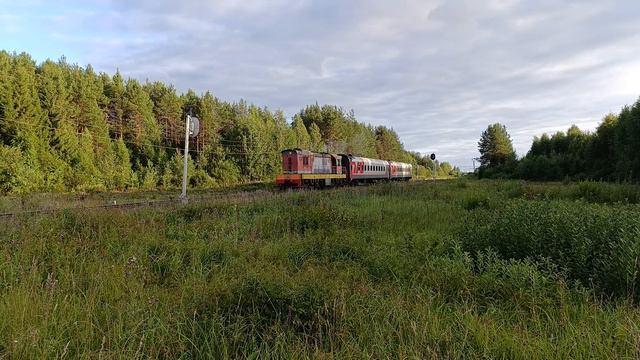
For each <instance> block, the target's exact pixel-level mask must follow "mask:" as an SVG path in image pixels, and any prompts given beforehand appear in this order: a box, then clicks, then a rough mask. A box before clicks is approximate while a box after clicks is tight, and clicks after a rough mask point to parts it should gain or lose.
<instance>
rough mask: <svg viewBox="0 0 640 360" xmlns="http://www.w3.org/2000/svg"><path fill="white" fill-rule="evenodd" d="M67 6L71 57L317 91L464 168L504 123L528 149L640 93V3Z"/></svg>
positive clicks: (192, 79)
mask: <svg viewBox="0 0 640 360" xmlns="http://www.w3.org/2000/svg"><path fill="white" fill-rule="evenodd" d="M67 3H69V4H68V5H69V6H68V8H69V10H67V11H60V12H59V13H57V14H52V15H53V16H56V15H58V17H59V16H62V18H63V19H70V18H72V19H73V20H74V21H73V22H70V23H69V22H68V23H66V24H64V23H63V24H59V25H56V26H55V28H53V27H54V25H51V26H52V32H55V33H56V34H57V35H56V41H58V42H59V43H60V44H62V45H65V46H68V47H70V48H73V49H76V51H77V52H78V53H80V54H82V58H79V59H71V60H76V61H79V62H81V63H92V64H94V66H95V67H96V68H97V69H99V70H106V71H109V72H112V71H114V70H115V68H117V67H118V68H120V70H121V72H123V73H124V74H125V75H130V76H135V77H137V78H140V79H142V80H144V79H146V78H149V79H152V80H164V81H170V82H173V83H174V84H175V85H176V86H177V87H178V89H181V90H186V89H187V88H193V89H196V90H197V91H205V90H207V89H211V90H213V91H214V92H215V94H216V95H217V96H219V97H221V98H223V99H227V100H237V99H238V98H245V99H247V100H249V101H251V102H255V103H257V104H260V105H267V106H269V107H270V108H274V109H275V108H281V109H283V110H285V111H286V113H287V114H288V115H289V116H291V115H293V114H294V113H295V112H296V111H297V110H298V109H299V108H300V107H302V106H304V105H306V104H308V103H312V102H315V101H318V102H320V103H325V102H326V103H332V104H336V105H339V106H343V107H345V108H347V109H351V108H353V109H354V110H355V112H356V116H358V117H359V119H360V120H364V121H368V122H371V123H373V124H384V125H388V126H392V127H393V128H394V129H395V130H396V131H398V133H399V134H400V135H401V138H402V141H403V142H404V144H405V145H406V146H407V148H409V149H412V150H419V151H423V152H430V151H438V152H439V154H440V158H442V159H445V160H453V161H454V162H456V163H459V164H460V165H465V166H466V165H470V163H471V158H472V157H474V156H476V155H477V154H476V144H477V139H478V138H479V136H480V133H481V132H482V130H483V129H484V128H485V127H486V126H487V125H488V124H489V123H493V122H496V121H500V122H503V123H505V124H506V125H507V127H508V129H509V130H510V131H511V133H512V134H513V139H514V143H515V145H516V148H517V149H518V152H519V153H520V154H523V153H524V152H526V150H527V148H528V146H529V144H530V141H531V138H532V137H533V136H534V135H536V134H539V133H540V132H542V131H556V130H557V129H566V128H567V127H568V126H569V125H571V124H572V123H578V125H581V126H585V127H587V128H593V127H594V126H595V124H596V123H597V121H599V120H600V118H601V117H602V116H603V115H604V114H605V113H606V112H609V111H617V110H618V109H619V108H620V107H621V106H622V105H624V104H625V103H629V102H632V101H634V100H635V99H636V97H637V96H638V95H640V88H638V84H640V75H639V74H640V62H638V61H636V59H640V48H639V47H638V46H637V44H638V41H639V40H640V38H639V37H638V35H637V34H640V23H639V22H638V21H637V19H638V17H639V16H640V3H638V2H637V1H636V0H623V1H618V2H603V1H597V0H585V1H580V2H575V1H570V0H565V1H556V0H541V1H535V2H534V1H524V0H521V1H518V0H491V1H486V2H482V1H475V0H450V1H445V0H398V1H393V2H392V1H383V0H353V1H338V0H323V1H312V0H216V1H181V2H174V1H168V0H162V1H157V0H135V1H124V0H113V1H107V0H101V1H99V2H97V3H98V4H99V8H97V9H96V8H92V7H91V6H88V5H87V3H82V4H83V6H73V5H78V4H74V2H73V1H71V2H67ZM78 8H79V9H78ZM52 24H53V21H52ZM21 31H26V30H22V29H21ZM77 49H80V50H77ZM24 50H26V51H29V49H24ZM60 51H61V52H65V51H64V47H62V48H61V50H60ZM59 55H60V54H51V55H50V56H51V57H53V58H56V57H57V56H59Z"/></svg>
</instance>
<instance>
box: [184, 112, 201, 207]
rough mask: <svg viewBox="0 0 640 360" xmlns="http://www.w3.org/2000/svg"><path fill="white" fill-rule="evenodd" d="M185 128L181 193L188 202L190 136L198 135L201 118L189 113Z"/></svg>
mask: <svg viewBox="0 0 640 360" xmlns="http://www.w3.org/2000/svg"><path fill="white" fill-rule="evenodd" d="M184 128H185V131H184V170H183V172H182V193H181V194H180V200H181V201H182V203H183V204H186V203H187V202H188V198H187V179H188V176H187V175H188V174H187V173H188V171H189V158H188V156H189V138H190V137H196V136H198V133H199V132H200V120H198V118H197V117H195V116H191V114H187V119H186V122H185V125H184Z"/></svg>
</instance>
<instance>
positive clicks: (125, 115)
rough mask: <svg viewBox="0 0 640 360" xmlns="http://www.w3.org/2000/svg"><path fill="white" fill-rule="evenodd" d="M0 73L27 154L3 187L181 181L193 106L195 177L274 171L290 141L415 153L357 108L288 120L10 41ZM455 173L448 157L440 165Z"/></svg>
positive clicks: (2, 97) (5, 125) (0, 91)
mask: <svg viewBox="0 0 640 360" xmlns="http://www.w3.org/2000/svg"><path fill="white" fill-rule="evenodd" d="M0 83H1V84H2V85H3V86H2V87H0V144H1V145H3V146H6V147H11V148H12V149H15V151H13V150H12V152H15V153H18V152H19V153H20V154H21V157H20V160H19V161H18V162H17V163H16V165H15V166H16V167H17V168H16V169H13V170H11V171H17V172H16V174H11V176H5V177H3V179H6V180H5V181H7V183H6V184H0V187H2V189H3V191H4V192H13V193H24V192H32V191H61V190H67V191H100V190H119V191H123V190H135V189H143V190H151V189H153V186H154V183H155V184H156V186H160V187H162V188H164V189H169V188H173V187H176V186H178V185H179V183H180V180H179V177H180V174H181V170H180V171H178V169H177V168H176V167H175V166H174V163H175V162H176V161H175V160H176V155H175V154H176V153H177V151H178V149H183V148H184V133H185V128H184V126H185V117H186V115H187V114H189V113H190V114H192V115H194V116H196V117H198V118H199V119H200V133H199V135H198V136H197V137H195V138H192V139H191V140H190V155H191V158H192V162H191V165H190V169H191V170H192V171H194V173H193V174H191V176H190V181H189V186H192V187H214V186H218V185H234V184H239V183H243V182H254V181H270V180H272V179H273V177H274V176H275V175H276V174H277V173H279V171H280V170H281V167H282V164H281V162H282V160H281V155H280V152H281V151H282V150H283V149H285V148H292V147H299V148H305V149H311V150H315V151H330V152H336V153H338V152H340V153H350V154H355V155H360V156H367V157H374V158H383V159H390V160H398V161H405V162H411V163H416V161H417V160H416V159H414V157H413V156H412V155H411V154H409V153H407V152H406V151H405V150H404V148H403V146H402V144H401V143H400V140H399V138H398V135H397V134H396V133H395V132H394V131H393V130H391V129H388V128H385V127H377V128H375V129H374V128H373V127H371V126H368V125H364V124H362V123H359V122H358V121H357V119H356V117H355V114H354V113H353V111H350V112H346V111H344V110H343V109H341V108H339V107H337V106H332V105H323V106H320V105H317V104H315V105H310V106H307V107H305V108H304V109H302V110H301V111H300V113H299V114H296V115H295V116H294V117H293V121H292V122H291V123H288V122H287V119H286V117H285V115H284V114H283V112H282V111H279V110H277V111H270V110H269V109H267V108H261V107H258V106H256V105H252V104H247V103H246V102H245V101H242V100H241V101H239V102H237V103H229V102H224V101H221V100H219V99H217V98H216V97H214V96H213V95H212V94H211V93H210V92H205V93H204V94H196V93H195V92H194V91H192V90H189V91H187V92H186V93H184V94H178V93H177V92H176V89H175V88H174V87H173V86H171V85H165V84H163V83H161V82H148V81H147V82H145V83H144V84H141V83H140V82H138V81H137V80H135V79H127V78H125V77H123V76H122V74H121V73H120V72H119V71H116V73H115V74H113V75H112V76H111V75H109V74H106V73H99V74H96V73H95V72H94V70H93V68H91V66H87V67H86V68H82V67H80V66H78V65H75V64H69V63H67V62H66V60H65V59H64V58H62V59H60V60H59V61H57V62H56V61H50V60H47V61H45V62H43V63H41V64H39V65H38V64H36V63H35V62H34V61H33V60H32V59H31V57H30V56H29V55H27V54H15V53H13V54H11V53H7V52H4V51H2V52H0ZM21 164H22V165H21ZM7 166H8V165H7ZM5 168H6V169H8V167H5ZM22 168H25V169H26V168H28V171H26V170H25V171H22V172H20V171H19V169H22ZM6 171H7V172H8V171H9V170H6ZM456 173H457V172H456V169H449V168H447V167H444V168H443V169H442V171H441V172H439V175H440V176H451V175H454V174H456ZM26 177H30V178H28V179H27V178H26ZM18 179H19V180H18Z"/></svg>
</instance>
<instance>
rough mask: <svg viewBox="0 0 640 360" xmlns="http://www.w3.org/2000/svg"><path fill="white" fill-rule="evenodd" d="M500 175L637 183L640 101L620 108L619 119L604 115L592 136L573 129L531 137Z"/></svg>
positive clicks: (639, 150) (535, 178) (638, 178)
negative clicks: (527, 147)
mask: <svg viewBox="0 0 640 360" xmlns="http://www.w3.org/2000/svg"><path fill="white" fill-rule="evenodd" d="M481 142H482V140H481ZM481 175H483V174H482V173H481ZM500 175H505V176H509V177H516V178H522V179H531V180H564V179H572V180H589V179H590V180H608V181H639V180H640V100H638V101H636V102H635V103H634V104H633V105H632V106H625V107H623V108H622V110H621V111H620V113H619V114H618V115H615V114H608V115H606V116H605V117H604V118H603V120H602V122H601V123H600V125H599V126H598V127H597V129H596V131H595V132H584V131H582V130H580V129H579V128H578V127H577V126H575V125H572V126H571V127H570V128H569V129H568V130H567V131H566V132H556V133H555V134H553V135H551V136H549V135H548V134H542V135H541V136H536V137H534V138H533V143H532V144H531V149H530V150H529V152H527V154H526V155H525V156H524V157H523V158H522V159H520V160H519V161H518V162H517V164H515V165H514V166H512V167H511V168H509V169H508V171H507V172H503V173H501V174H500Z"/></svg>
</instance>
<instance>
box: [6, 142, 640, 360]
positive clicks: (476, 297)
mask: <svg viewBox="0 0 640 360" xmlns="http://www.w3.org/2000/svg"><path fill="white" fill-rule="evenodd" d="M8 148H9V147H8ZM148 165H150V164H148ZM153 167H155V166H152V168H153ZM609 185H610V184H609ZM589 186H591V185H589ZM596 186H597V185H596ZM610 186H616V185H610ZM577 187H578V185H573V184H571V185H566V186H565V185H560V184H544V185H543V184H530V183H524V182H513V181H471V180H453V181H438V182H436V183H426V182H411V183H405V184H381V185H374V186H371V187H362V188H348V189H336V190H331V191H323V192H302V193H301V192H293V193H277V194H271V193H267V192H265V191H260V192H254V193H246V192H241V193H227V194H226V196H225V197H223V198H217V199H211V198H210V199H209V200H203V201H202V202H196V201H193V202H192V204H191V205H189V206H187V207H178V208H176V207H174V206H167V207H153V208H139V209H118V210H113V209H110V210H109V209H100V210H83V211H74V210H67V211H62V212H57V213H48V214H42V215H38V216H34V215H23V216H20V217H16V218H14V219H10V220H9V219H3V220H2V221H5V222H7V224H8V225H10V226H0V319H2V321H0V354H1V355H0V356H3V357H7V358H11V359H13V358H34V357H35V358H55V357H65V356H68V357H71V358H112V357H122V358H140V357H144V358H248V357H253V358H336V359H343V358H346V359H349V358H376V359H383V358H398V357H401V358H420V359H422V358H446V359H470V358H471V359H473V358H491V359H493V358H508V359H556V358H558V359H566V358H576V359H581V358H615V359H618V358H635V357H636V355H637V341H638V337H639V336H640V311H639V309H638V307H637V306H636V305H634V304H633V303H631V302H627V301H622V300H617V299H615V298H613V299H602V298H600V297H599V296H597V294H598V293H599V292H600V291H603V290H604V287H603V285H602V284H611V285H614V284H619V288H620V289H624V291H627V290H626V289H627V280H626V276H627V273H626V271H625V269H626V267H627V265H628V263H629V261H630V258H631V256H632V254H627V253H626V250H625V249H623V248H622V247H618V246H607V243H611V244H617V245H620V244H623V243H624V241H629V242H631V243H632V242H633V238H634V234H636V232H637V229H635V230H634V229H633V228H632V227H631V225H632V224H633V223H634V220H633V219H638V216H637V215H638V213H639V212H640V209H638V208H637V206H620V205H611V204H587V203H583V202H578V203H574V202H569V201H567V200H558V201H554V202H550V203H543V202H540V201H537V200H533V201H529V200H525V198H526V197H527V196H529V195H527V194H530V195H532V196H534V197H535V196H551V195H550V194H554V195H553V196H557V197H558V198H564V197H566V198H569V197H571V196H573V195H572V193H573V191H574V190H575V188H577ZM563 191H566V192H563ZM625 191H630V190H625ZM585 192H586V190H585ZM154 195H158V193H157V192H154ZM47 196H49V200H50V201H55V202H59V203H60V205H62V206H66V205H68V204H69V203H75V202H76V201H79V200H77V198H78V195H65V196H62V195H60V194H49V195H47ZM113 196H117V197H118V200H119V201H120V200H122V203H124V202H126V200H133V197H134V196H136V194H114V195H113ZM167 196H175V194H171V195H167ZM473 199H476V200H478V201H475V200H473ZM484 199H486V200H487V201H488V203H489V207H490V210H487V207H485V206H484V205H482V206H469V205H468V204H471V203H472V202H473V201H475V203H476V204H479V203H480V202H481V201H480V200H482V201H484ZM104 200H105V195H104V194H88V195H86V196H84V195H83V200H82V204H83V205H85V204H86V203H87V202H92V201H98V202H100V203H104ZM493 204H495V205H496V206H495V207H494V206H493ZM574 206H575V207H576V209H573V207H574ZM494 212H498V214H501V215H504V216H506V217H507V219H506V220H504V219H501V217H500V216H499V215H493V214H494ZM581 213H584V214H585V217H586V219H587V220H589V221H591V222H594V224H590V223H586V224H583V223H581V222H580V219H579V216H580V214H581ZM618 213H620V214H621V215H622V217H624V219H615V214H618ZM476 217H477V218H478V220H480V219H485V220H486V222H484V223H480V222H476V221H475V220H474V221H470V219H473V218H476ZM558 217H559V219H558V220H557V221H556V220H555V219H556V218H558ZM538 218H541V219H542V220H541V222H542V223H543V224H545V225H546V224H548V223H549V222H550V221H553V223H552V226H551V227H550V228H549V230H545V228H544V227H543V224H541V225H536V224H535V222H536V221H537V219H538ZM564 218H566V219H564ZM510 221H511V222H515V223H514V225H513V226H511V227H509V226H510V225H509V224H510ZM609 221H613V222H612V223H611V225H610V226H608V227H606V228H605V227H604V226H605V223H606V222H609ZM554 224H555V225H554ZM469 226H471V227H472V228H473V229H474V230H476V231H469V232H468V234H467V235H465V237H464V238H462V239H461V238H459V237H458V235H459V233H460V232H461V231H460V229H462V228H463V227H469ZM485 227H486V228H488V229H485ZM517 227H524V228H523V229H518V228H517ZM492 229H493V230H500V231H505V232H506V233H505V234H501V233H499V232H496V233H491V230H492ZM527 230H531V231H532V232H534V233H535V234H538V235H539V236H538V238H537V241H534V240H536V239H533V237H532V236H530V235H528V234H527ZM545 231H546V232H545ZM592 233H593V234H592ZM489 236H491V238H489ZM511 237H513V239H514V240H513V241H515V242H517V243H518V244H521V245H522V246H524V248H525V249H524V250H529V251H530V254H527V253H525V251H524V250H523V251H520V252H518V248H513V251H516V252H515V255H513V256H506V255H508V254H509V253H508V252H506V251H512V250H511V249H512V247H510V245H509V241H508V240H509V239H510V238H511ZM635 237H636V238H637V236H635ZM494 238H495V239H496V241H497V243H498V244H500V248H501V249H502V251H505V252H504V253H502V252H501V251H500V250H498V249H496V250H495V251H485V250H479V251H478V252H476V251H475V250H476V249H484V248H485V247H486V246H480V245H481V244H485V243H486V242H487V241H489V242H490V244H492V243H493V240H492V239H494ZM580 239H583V240H580ZM461 240H463V241H461ZM580 241H582V242H580ZM603 242H605V243H603ZM473 244H477V246H475V247H473V250H472V251H473V253H471V254H470V253H467V252H465V251H464V248H466V247H468V246H474V245H473ZM587 244H588V245H587ZM595 244H599V245H597V246H604V251H600V252H593V249H595V247H596V245H595ZM573 245H575V246H573ZM545 247H548V248H549V250H544V248H545ZM560 250H561V251H560ZM536 251H547V252H548V253H549V254H550V256H548V257H544V259H542V258H543V256H538V253H535V252H536ZM592 253H593V254H595V257H594V258H593V259H591V258H590V256H589V254H592ZM554 254H555V255H554ZM551 255H553V256H551ZM516 256H517V257H518V258H522V259H515V257H516ZM507 257H509V258H507ZM527 257H530V258H527ZM534 258H536V259H542V260H536V259H534ZM550 259H553V260H554V261H555V262H562V263H560V264H559V265H558V264H557V263H554V261H550ZM558 259H560V260H558ZM565 260H566V261H565ZM583 260H584V261H583ZM609 260H612V261H609ZM564 262H566V263H567V264H568V265H570V267H571V268H570V269H569V268H568V266H564ZM586 264H592V265H593V267H589V266H587V265H586ZM563 267H565V269H563ZM593 269H596V270H597V271H594V270H593ZM572 271H573V272H572ZM583 272H584V274H587V276H589V275H588V274H594V278H593V279H594V281H593V282H590V281H589V282H586V283H585V285H584V286H582V285H579V284H575V283H574V282H573V281H572V280H573V279H574V278H575V277H578V276H583V275H584V274H583ZM603 274H604V277H602V276H601V275H603ZM592 286H593V287H594V288H595V289H596V291H598V293H594V290H593V289H594V288H592Z"/></svg>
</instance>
